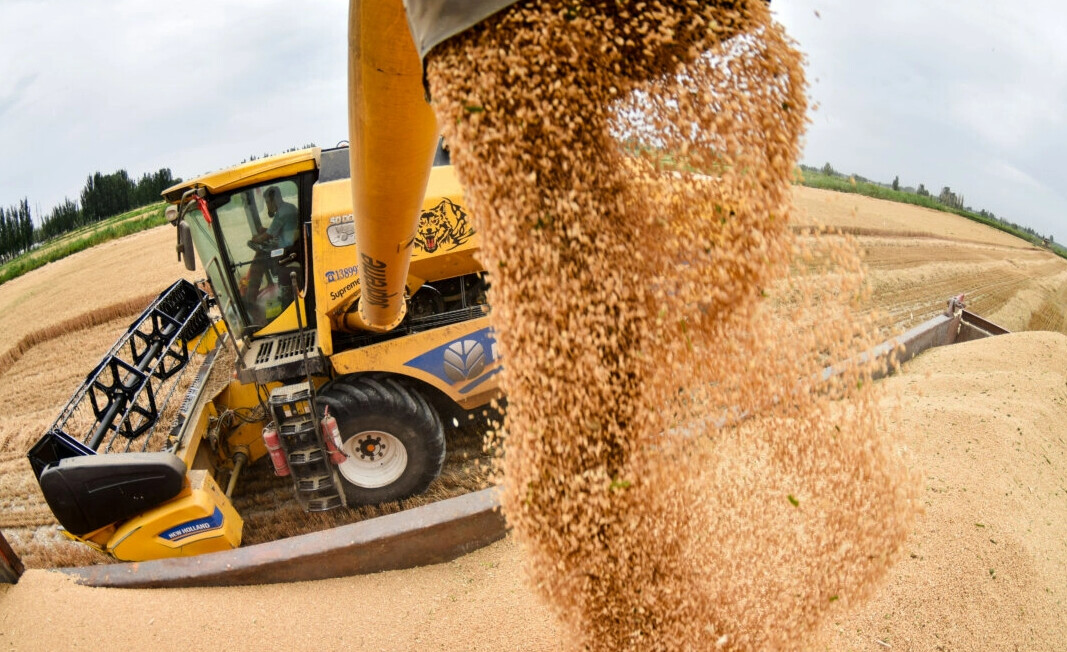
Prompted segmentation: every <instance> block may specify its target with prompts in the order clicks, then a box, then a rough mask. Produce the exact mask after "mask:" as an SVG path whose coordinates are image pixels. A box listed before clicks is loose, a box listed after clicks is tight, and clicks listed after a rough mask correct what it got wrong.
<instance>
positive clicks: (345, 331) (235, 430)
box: [29, 0, 510, 560]
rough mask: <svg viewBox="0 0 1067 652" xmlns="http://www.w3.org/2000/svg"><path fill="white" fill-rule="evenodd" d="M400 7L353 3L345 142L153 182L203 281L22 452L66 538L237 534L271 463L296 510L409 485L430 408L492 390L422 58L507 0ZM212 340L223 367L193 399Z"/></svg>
mask: <svg viewBox="0 0 1067 652" xmlns="http://www.w3.org/2000/svg"><path fill="white" fill-rule="evenodd" d="M409 4H410V3H409ZM413 4H414V5H415V6H414V7H413V8H411V9H412V10H411V12H410V14H411V15H410V16H406V14H405V8H404V5H402V4H401V2H400V0H395V1H390V2H373V3H360V2H358V1H355V2H353V3H352V8H351V17H350V23H351V24H350V40H351V43H350V45H351V47H350V51H351V61H350V70H349V74H350V86H351V95H352V97H351V101H350V127H351V130H350V131H351V134H352V140H351V143H352V145H351V147H340V148H335V149H326V150H320V149H318V148H312V149H307V150H303V151H298V152H293V153H287V154H283V155H280V156H275V157H269V158H265V159H261V160H256V161H253V162H251V163H248V164H245V165H241V166H238V167H235V168H231V169H228V170H225V171H221V172H217V173H214V174H209V175H206V176H203V177H200V178H197V179H194V180H192V181H187V182H183V183H180V184H178V185H176V186H174V187H172V188H169V189H168V190H166V191H165V192H164V197H165V198H166V200H167V201H168V202H169V203H170V204H171V205H170V206H169V207H168V210H167V215H168V219H169V220H170V221H171V222H172V223H173V224H174V226H175V227H176V230H177V233H178V247H177V249H178V256H179V259H182V258H184V262H185V264H186V266H187V267H188V268H189V269H190V270H192V269H194V268H195V262H194V250H195V254H196V256H198V257H199V258H200V261H201V266H202V269H203V271H204V273H205V274H206V277H207V278H206V282H205V283H202V284H197V285H194V284H191V283H188V282H186V281H179V282H178V283H175V284H174V285H173V286H172V287H170V288H169V289H168V290H166V291H165V292H163V293H162V294H161V295H160V296H159V297H158V298H157V299H156V300H155V301H154V302H153V303H152V305H150V306H149V307H148V309H147V310H146V311H145V312H144V313H143V314H142V315H141V317H140V318H139V319H137V320H136V321H135V322H134V323H133V324H132V325H131V327H130V329H129V330H128V331H127V332H126V334H125V335H123V336H122V337H121V338H120V339H119V340H118V342H116V343H115V345H114V346H112V348H111V349H110V351H108V353H107V354H106V355H105V356H104V358H103V360H102V361H101V362H100V364H99V365H98V366H97V367H96V368H95V369H94V370H93V371H92V372H91V373H90V374H89V375H88V377H87V378H86V380H85V382H84V383H83V385H82V386H81V388H80V389H79V390H78V391H77V392H76V393H75V394H74V396H73V397H72V398H71V400H70V402H69V403H68V404H67V406H66V407H65V408H64V409H63V410H62V412H61V414H60V416H59V418H58V419H57V420H56V422H55V423H54V424H53V426H52V427H51V428H50V429H49V430H48V432H47V433H46V434H45V435H44V436H43V437H42V438H41V439H40V441H38V443H37V444H36V445H35V446H34V447H33V449H32V450H31V451H30V453H29V458H30V462H31V465H32V467H33V470H34V473H35V474H36V476H37V478H38V481H39V484H40V486H41V490H42V492H43V493H44V496H45V498H46V500H47V501H48V504H49V506H50V507H51V509H52V511H53V513H54V514H55V516H56V518H57V520H58V521H59V523H60V524H61V525H62V527H63V528H64V531H65V532H66V534H67V535H69V536H70V537H71V538H73V539H76V540H78V541H81V542H84V543H86V544H89V545H91V546H93V547H95V548H97V549H99V550H102V551H105V552H107V553H110V554H111V555H113V556H114V557H116V558H118V559H121V560H144V559H153V558H162V557H173V556H185V555H195V554H200V553H203V552H209V551H218V550H224V549H229V548H233V547H237V546H239V545H240V541H241V528H242V521H241V518H240V516H239V515H238V514H237V512H236V510H235V509H234V508H233V506H232V504H231V502H230V495H231V494H232V492H233V489H234V486H235V484H236V482H237V480H238V478H239V475H240V472H241V470H242V468H244V467H245V466H246V465H247V464H249V463H252V462H255V461H257V460H258V459H260V458H263V457H269V458H270V460H271V462H272V464H273V466H274V470H275V472H276V473H277V474H279V475H283V476H289V477H290V478H291V479H292V482H293V492H294V495H295V497H296V499H297V500H299V501H300V503H301V504H302V505H303V506H304V508H305V509H307V510H309V511H317V510H329V509H334V508H340V507H343V506H345V505H354V504H366V503H379V502H383V501H391V500H397V499H400V498H403V497H406V496H411V495H413V494H417V493H419V492H422V491H424V490H425V489H426V488H427V486H428V485H429V484H430V483H431V482H432V481H433V480H434V478H436V477H437V475H438V474H439V473H440V470H441V466H442V464H443V461H444V457H445V432H444V424H443V420H442V417H441V415H442V414H446V415H452V414H454V413H455V412H456V410H469V409H473V408H476V407H478V406H482V405H485V404H486V403H488V402H489V401H490V400H491V399H492V398H494V397H495V396H497V395H498V393H499V390H498V387H497V382H496V374H497V373H498V372H499V371H500V368H501V367H500V360H499V358H498V355H497V353H496V351H495V350H494V346H493V338H492V333H491V331H490V328H489V320H488V317H487V313H488V306H487V304H486V290H487V285H486V279H485V274H484V271H483V270H482V269H481V268H480V266H479V264H478V263H477V262H476V260H475V256H474V254H475V252H476V251H477V249H478V243H479V236H478V234H477V233H475V232H474V229H473V228H472V226H471V221H470V219H469V216H468V213H467V210H466V208H465V207H464V201H463V194H462V189H461V187H460V185H459V183H458V181H457V180H456V178H455V175H454V173H453V171H452V168H451V166H449V165H447V153H446V152H445V150H444V149H443V148H442V147H441V146H440V143H439V141H438V138H437V125H436V122H435V118H434V115H433V112H432V110H431V108H430V106H429V105H428V104H427V102H426V98H425V91H424V88H423V83H422V64H421V56H422V55H425V52H426V50H427V49H428V48H429V47H432V45H433V44H434V43H436V42H439V41H440V40H442V39H443V38H447V37H448V36H450V35H451V34H454V33H456V31H457V30H458V29H461V28H462V26H459V24H458V23H457V16H458V20H459V21H460V22H465V23H466V25H467V26H469V25H470V24H473V23H474V22H477V21H478V20H481V19H483V18H484V17H486V16H487V15H488V14H489V13H492V12H493V11H496V10H497V9H499V8H502V7H503V6H505V5H507V4H510V3H509V2H495V3H493V2H490V3H485V2H482V3H473V4H474V5H477V7H471V8H470V9H469V10H465V9H464V8H463V3H452V5H451V6H452V8H453V9H454V10H455V11H454V12H453V13H454V14H456V15H451V16H446V17H442V16H440V15H438V12H437V11H436V10H434V11H431V10H430V9H432V8H433V7H429V5H427V6H426V7H421V8H420V5H421V3H413ZM490 5H492V6H490ZM428 7H429V8H428ZM464 14H465V15H464ZM406 18H410V20H411V32H409V31H408V29H409V27H408V22H407V20H406ZM445 19H447V20H445ZM442 20H445V23H442V22H441V21H442ZM443 24H446V25H447V27H448V28H447V29H445V30H444V31H441V29H442V25H443ZM412 34H415V38H414V39H413V37H412ZM420 35H421V36H420ZM416 41H417V42H418V43H419V46H418V48H417V47H416ZM205 290H206V291H205ZM224 348H227V349H230V350H231V351H232V352H233V355H234V356H235V358H236V364H235V367H236V369H235V372H234V379H233V380H232V381H231V382H229V383H228V384H227V385H225V387H223V388H222V389H221V391H218V392H217V393H215V394H214V395H213V396H205V395H203V394H204V392H203V388H204V386H205V382H206V380H207V378H208V375H209V372H210V370H211V368H212V366H213V364H214V361H215V360H216V358H217V357H218V356H219V355H220V351H221V350H223V349H224ZM199 356H203V361H202V362H201V364H200V366H199V370H198V371H197V372H196V374H195V378H194V379H193V381H192V383H191V384H189V383H188V381H187V380H186V381H182V380H181V379H182V377H183V375H184V372H185V371H187V370H188V369H190V368H191V367H192V366H193V365H190V362H191V361H192V360H194V359H196V358H198V357H199ZM186 385H188V389H186V387H185V386H186ZM182 397H184V400H180V401H179V400H174V401H171V398H174V399H178V398H182ZM179 403H180V405H179ZM168 406H169V407H168ZM163 422H166V423H169V424H171V425H170V426H169V427H167V428H161V427H160V424H161V423H163Z"/></svg>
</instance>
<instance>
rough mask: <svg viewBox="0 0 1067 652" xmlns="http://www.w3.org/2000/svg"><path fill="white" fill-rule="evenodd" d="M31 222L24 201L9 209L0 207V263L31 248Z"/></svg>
mask: <svg viewBox="0 0 1067 652" xmlns="http://www.w3.org/2000/svg"><path fill="white" fill-rule="evenodd" d="M33 236H34V229H33V220H32V219H31V218H30V202H29V201H28V200H26V199H23V200H22V201H20V202H19V203H18V204H17V205H15V206H12V207H11V208H6V209H5V208H3V207H0V262H2V261H6V260H8V259H10V258H13V257H14V256H17V255H18V254H19V253H21V252H23V251H26V250H27V249H29V248H30V247H31V246H33V242H34V240H33Z"/></svg>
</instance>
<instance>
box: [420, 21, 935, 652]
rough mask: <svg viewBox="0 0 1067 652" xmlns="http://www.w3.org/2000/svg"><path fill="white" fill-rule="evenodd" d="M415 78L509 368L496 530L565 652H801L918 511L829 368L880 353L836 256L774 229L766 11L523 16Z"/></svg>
mask: <svg viewBox="0 0 1067 652" xmlns="http://www.w3.org/2000/svg"><path fill="white" fill-rule="evenodd" d="M427 76H428V80H429V83H430V91H431V95H432V97H433V102H434V107H435V110H436V111H437V114H438V116H439V118H440V122H441V124H442V125H443V130H444V135H445V138H446V139H447V140H448V142H449V143H450V144H451V146H452V151H453V161H454V163H455V165H456V167H457V171H458V173H459V175H460V177H461V179H462V181H463V183H464V186H465V189H466V192H467V196H468V200H469V202H470V205H471V208H472V213H473V215H474V216H475V219H476V221H477V223H478V226H479V230H480V232H481V233H482V234H483V237H484V241H483V249H482V258H483V263H484V265H485V267H486V269H489V270H491V280H492V291H491V293H492V295H491V302H492V305H493V313H492V318H493V320H494V324H495V329H496V332H497V337H498V343H499V345H500V349H501V352H502V354H503V356H504V358H505V359H506V360H507V361H508V364H507V367H506V370H505V372H504V378H503V380H502V383H503V386H504V389H505V391H506V393H507V395H508V399H509V405H508V413H507V418H506V422H505V424H504V427H503V428H502V431H501V433H500V434H501V435H502V439H503V442H504V446H503V450H504V454H503V457H502V459H501V470H502V474H503V478H504V481H505V490H504V497H503V505H504V510H505V513H506V515H507V517H508V520H509V522H510V523H511V525H512V526H513V528H514V530H515V533H516V537H517V539H518V540H519V541H520V542H521V544H522V545H523V549H524V552H525V555H526V557H527V560H528V563H527V570H528V573H529V578H530V581H531V583H532V585H533V586H534V587H535V588H536V590H537V592H538V593H539V594H540V595H541V597H542V598H543V599H545V600H546V601H547V602H548V603H549V604H550V605H551V607H552V608H553V610H554V611H555V613H556V615H557V616H558V617H559V619H560V621H561V623H562V625H563V627H564V629H565V631H567V632H568V634H569V637H570V643H571V644H572V646H573V647H575V648H586V649H604V650H618V649H689V648H692V647H707V648H716V649H767V648H797V647H804V646H810V645H814V644H815V637H816V635H817V633H818V630H819V625H820V623H821V622H822V620H823V618H824V617H825V614H826V613H827V612H828V610H829V609H831V607H832V606H833V607H832V608H835V609H836V608H839V605H841V604H842V603H848V602H850V601H855V600H856V599H858V598H861V597H863V596H864V595H866V594H867V593H868V592H869V591H870V589H871V588H872V587H873V586H874V585H875V583H876V582H877V581H878V580H879V579H880V578H881V577H882V576H884V574H885V572H886V569H887V568H888V566H889V564H890V563H891V561H892V560H893V558H894V556H895V555H896V554H897V552H898V551H899V549H900V547H901V545H902V543H903V541H904V538H905V537H906V535H907V532H908V528H909V526H910V524H911V522H912V519H913V517H914V513H915V504H916V495H915V489H914V486H915V485H914V482H913V481H912V478H911V477H910V476H909V474H908V472H907V471H906V470H905V466H904V464H903V462H902V461H901V460H900V458H899V457H898V456H897V455H896V454H895V453H894V450H893V446H892V443H891V442H890V441H889V440H888V439H887V438H886V437H885V434H886V433H884V432H883V430H884V428H883V421H882V416H881V412H880V409H879V406H878V400H879V396H878V394H877V392H876V389H875V387H874V385H873V384H872V383H871V382H869V377H870V371H871V370H870V369H869V368H868V367H864V366H862V365H852V366H849V367H847V368H846V369H845V370H844V372H843V373H841V374H839V375H837V376H834V377H831V378H829V379H824V378H823V376H822V374H821V372H822V369H823V367H824V366H825V365H827V364H830V363H834V362H839V361H841V360H845V359H847V358H849V357H850V356H851V355H853V354H854V353H856V352H858V351H860V350H863V349H864V347H867V346H869V345H870V344H872V340H873V335H872V333H871V332H870V330H869V327H868V326H867V322H860V323H856V322H855V321H854V320H853V319H852V318H851V312H850V306H851V302H853V301H856V300H859V299H860V298H862V294H863V292H864V287H863V284H862V278H863V275H862V270H861V268H860V265H859V262H858V257H857V255H856V253H855V249H854V247H853V246H852V245H851V244H850V241H848V240H847V239H842V238H833V239H824V240H817V241H816V243H815V244H813V245H812V244H809V245H807V246H806V247H804V248H802V247H800V246H799V245H798V243H797V240H796V239H795V236H794V235H793V233H792V230H791V229H790V226H789V216H790V188H789V180H790V178H791V175H792V172H793V169H794V165H795V161H796V156H797V151H798V143H799V138H800V135H801V132H802V130H803V127H804V124H805V120H806V118H805V115H806V114H805V107H806V98H805V96H804V81H803V72H802V68H801V57H800V55H799V54H798V53H797V51H796V50H795V48H794V47H793V44H792V43H791V42H790V41H789V39H788V38H787V37H786V36H785V34H784V33H783V32H782V30H781V28H780V27H779V26H777V25H776V24H774V23H773V22H772V21H771V20H770V16H769V13H768V11H767V9H766V7H765V6H764V4H763V3H762V2H728V3H716V4H711V5H709V4H705V3H692V2H663V1H653V2H638V3H634V2H614V3H592V4H581V5H575V4H573V3H558V2H557V3H552V2H524V3H520V4H518V5H516V6H515V7H513V8H512V9H510V10H509V11H507V12H504V13H502V14H500V15H498V16H496V17H494V18H493V19H491V20H490V21H487V22H486V23H483V24H482V25H480V26H478V27H476V28H474V29H473V30H471V31H470V32H468V33H465V34H464V35H462V36H461V37H459V38H456V39H452V40H451V41H449V42H447V43H446V44H444V45H443V46H441V47H440V48H438V49H437V50H435V51H434V52H433V53H431V56H430V58H429V59H428V63H427ZM470 107H478V110H477V111H471V110H470ZM805 249H806V251H805ZM816 258H818V259H819V260H820V261H821V262H820V267H821V268H823V269H825V268H826V267H827V264H828V265H829V267H830V271H829V272H828V273H826V274H822V275H818V276H816V275H814V274H807V275H805V274H789V273H788V272H789V270H790V268H791V267H790V266H791V265H792V266H794V268H795V267H796V266H798V265H804V264H808V265H809V266H813V263H811V261H812V260H814V259H816Z"/></svg>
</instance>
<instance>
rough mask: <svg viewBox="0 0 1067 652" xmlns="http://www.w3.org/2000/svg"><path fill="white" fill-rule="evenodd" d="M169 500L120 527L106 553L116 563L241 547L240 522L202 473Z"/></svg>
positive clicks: (191, 474)
mask: <svg viewBox="0 0 1067 652" xmlns="http://www.w3.org/2000/svg"><path fill="white" fill-rule="evenodd" d="M188 478H189V488H188V489H187V490H186V491H183V492H182V493H181V494H180V495H179V496H178V497H177V498H175V499H174V500H171V501H168V502H166V503H164V504H162V505H160V506H159V507H156V508H154V509H150V510H148V511H147V512H145V513H144V514H141V515H140V516H137V517H136V518H132V519H130V520H129V521H126V522H125V523H123V524H122V525H121V526H120V527H119V528H118V529H117V530H116V531H115V533H114V534H113V535H112V537H111V540H110V541H108V543H107V546H106V550H107V552H109V553H111V554H112V555H113V556H114V557H115V558H116V559H120V560H122V561H144V560H147V559H161V558H164V557H187V556H191V555H199V554H203V553H205V552H218V551H220V550H230V549H233V548H236V547H237V546H239V545H241V529H242V528H243V527H244V521H242V520H241V517H240V516H238V514H237V510H235V509H234V508H233V505H232V504H231V503H230V501H229V499H227V498H226V495H225V494H224V493H223V492H222V490H221V489H220V488H219V486H218V484H216V483H215V481H214V480H213V479H212V478H211V476H210V475H208V474H207V472H206V471H190V472H189V474H188Z"/></svg>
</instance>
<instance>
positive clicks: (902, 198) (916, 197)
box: [800, 163, 1067, 258]
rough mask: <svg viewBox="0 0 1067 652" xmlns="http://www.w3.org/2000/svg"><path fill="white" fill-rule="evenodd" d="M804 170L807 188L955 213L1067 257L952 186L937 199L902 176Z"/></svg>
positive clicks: (1039, 236)
mask: <svg viewBox="0 0 1067 652" xmlns="http://www.w3.org/2000/svg"><path fill="white" fill-rule="evenodd" d="M800 171H801V179H800V182H801V183H802V184H803V185H805V186H810V187H813V188H823V189H827V190H836V191H838V192H853V193H858V194H861V195H866V196H868V197H875V198H878V199H888V200H890V201H898V202H904V203H908V204H915V205H918V206H925V207H926V208H934V209H937V210H943V211H947V212H950V213H955V214H957V215H960V216H962V217H966V218H968V219H972V220H975V221H976V222H981V223H983V224H986V225H988V226H992V227H994V228H997V229H1000V230H1001V231H1005V232H1007V233H1011V234H1012V235H1015V236H1018V237H1020V238H1022V239H1024V240H1027V241H1029V242H1032V243H1033V244H1036V245H1042V246H1046V247H1049V248H1050V249H1051V250H1052V251H1054V252H1055V253H1056V254H1058V255H1060V256H1063V257H1064V258H1067V249H1064V248H1063V246H1062V245H1060V244H1058V243H1056V242H1055V241H1054V240H1053V237H1052V235H1044V234H1041V233H1039V232H1037V231H1036V230H1034V229H1032V228H1030V227H1028V226H1023V225H1020V224H1016V223H1015V222H1012V221H1010V220H1007V219H1004V218H1003V217H998V216H997V215H995V214H994V213H993V212H992V211H987V210H985V209H978V210H976V209H974V208H971V207H970V206H967V205H966V203H965V201H964V197H963V195H962V194H957V193H955V192H953V190H952V189H951V188H949V187H948V186H944V187H943V188H942V189H941V192H940V193H939V194H938V195H936V196H935V195H934V194H932V193H931V192H930V191H929V190H927V189H926V186H925V185H924V184H921V183H920V184H919V185H918V187H916V188H909V187H901V185H900V177H899V176H897V177H895V178H894V179H893V182H892V183H879V182H877V181H871V180H870V179H867V178H865V177H863V176H860V175H858V174H851V175H848V174H843V173H841V172H838V171H837V170H835V169H834V167H833V166H832V165H830V164H829V163H826V164H825V165H823V166H822V167H821V168H816V167H813V166H809V165H803V164H802V165H800Z"/></svg>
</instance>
